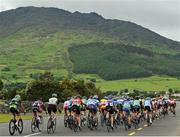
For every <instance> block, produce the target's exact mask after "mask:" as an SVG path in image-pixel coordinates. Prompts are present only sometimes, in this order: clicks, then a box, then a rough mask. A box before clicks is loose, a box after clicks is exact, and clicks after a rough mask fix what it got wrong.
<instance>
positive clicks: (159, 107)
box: [157, 96, 163, 116]
mask: <svg viewBox="0 0 180 137" xmlns="http://www.w3.org/2000/svg"><path fill="white" fill-rule="evenodd" d="M162 98H163V97H162V96H160V97H159V99H158V100H157V108H158V116H159V115H160V114H161V113H162V106H163V103H162Z"/></svg>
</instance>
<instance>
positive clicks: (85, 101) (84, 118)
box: [81, 96, 87, 120]
mask: <svg viewBox="0 0 180 137" xmlns="http://www.w3.org/2000/svg"><path fill="white" fill-rule="evenodd" d="M86 107H87V97H86V96H83V97H82V106H81V114H82V116H83V117H82V119H83V120H86Z"/></svg>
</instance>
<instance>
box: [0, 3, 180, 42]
mask: <svg viewBox="0 0 180 137" xmlns="http://www.w3.org/2000/svg"><path fill="white" fill-rule="evenodd" d="M25 6H37V7H56V8H60V9H64V10H68V11H71V12H74V11H80V12H83V13H84V12H85V13H89V12H97V13H98V14H100V15H102V16H103V17H105V18H109V19H120V20H126V21H131V22H134V23H136V24H139V25H141V26H143V27H146V28H148V29H150V30H152V31H154V32H156V33H158V34H160V35H162V36H165V37H167V38H170V39H173V40H176V41H179V42H180V0H0V11H5V10H9V9H15V8H17V7H25Z"/></svg>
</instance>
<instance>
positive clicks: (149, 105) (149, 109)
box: [144, 97, 153, 124]
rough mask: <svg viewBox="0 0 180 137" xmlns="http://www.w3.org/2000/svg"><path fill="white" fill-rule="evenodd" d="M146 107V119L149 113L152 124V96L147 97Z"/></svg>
mask: <svg viewBox="0 0 180 137" xmlns="http://www.w3.org/2000/svg"><path fill="white" fill-rule="evenodd" d="M144 108H145V111H146V119H147V117H148V115H149V118H150V124H152V109H153V108H152V101H151V98H150V97H147V98H146V99H145V101H144Z"/></svg>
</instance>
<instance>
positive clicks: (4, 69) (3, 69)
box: [1, 67, 11, 71]
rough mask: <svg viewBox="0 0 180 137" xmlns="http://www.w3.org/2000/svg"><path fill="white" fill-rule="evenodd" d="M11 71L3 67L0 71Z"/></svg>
mask: <svg viewBox="0 0 180 137" xmlns="http://www.w3.org/2000/svg"><path fill="white" fill-rule="evenodd" d="M10 70H11V69H10V68H9V67H4V68H2V69H1V71H10Z"/></svg>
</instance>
